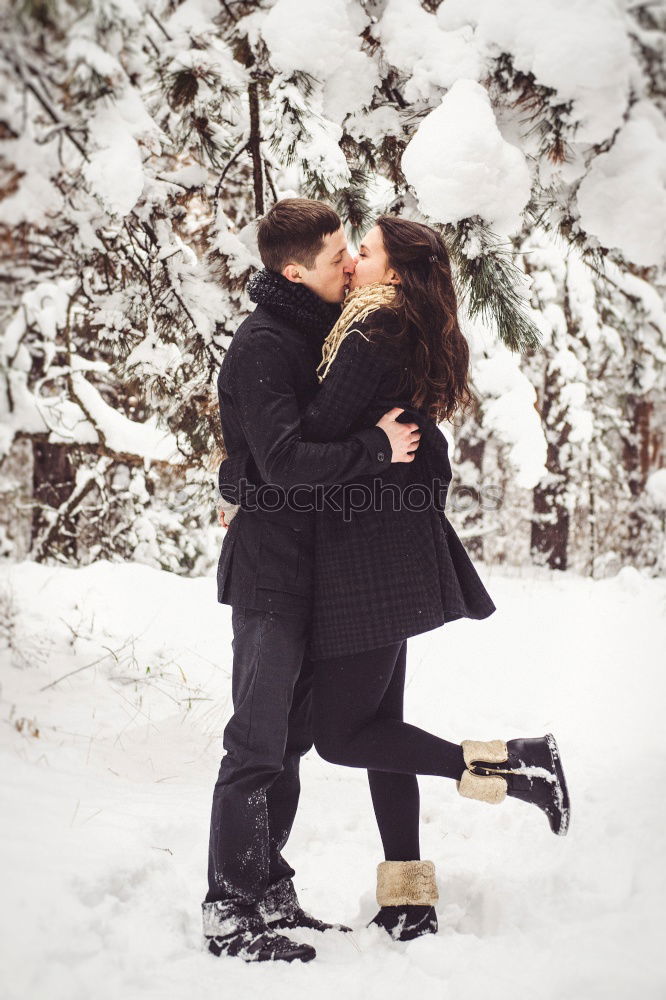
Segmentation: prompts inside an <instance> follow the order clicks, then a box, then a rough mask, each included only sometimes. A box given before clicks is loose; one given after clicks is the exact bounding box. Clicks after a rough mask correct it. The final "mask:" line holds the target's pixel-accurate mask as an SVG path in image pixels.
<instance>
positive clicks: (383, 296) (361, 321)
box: [202, 198, 570, 962]
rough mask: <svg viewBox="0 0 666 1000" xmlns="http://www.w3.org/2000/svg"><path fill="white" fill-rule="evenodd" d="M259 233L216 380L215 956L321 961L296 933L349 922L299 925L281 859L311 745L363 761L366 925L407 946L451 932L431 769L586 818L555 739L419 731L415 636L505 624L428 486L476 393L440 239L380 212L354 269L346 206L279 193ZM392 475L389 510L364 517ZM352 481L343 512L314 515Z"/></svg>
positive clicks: (484, 796)
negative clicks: (426, 810) (219, 681)
mask: <svg viewBox="0 0 666 1000" xmlns="http://www.w3.org/2000/svg"><path fill="white" fill-rule="evenodd" d="M257 238H258V246H259V253H260V256H261V260H262V263H263V265H264V268H263V269H262V270H260V271H258V272H257V273H255V274H254V275H253V277H252V278H251V279H250V282H249V284H248V294H249V297H250V299H251V301H252V302H254V303H255V304H256V308H255V309H254V311H253V312H252V313H251V314H250V315H249V316H248V317H247V318H246V319H245V320H244V321H243V322H242V323H241V325H240V326H239V328H238V330H237V331H236V333H235V334H234V336H233V338H232V340H231V344H230V346H229V348H228V350H227V353H226V355H225V358H224V360H223V362H222V365H221V368H220V372H219V376H218V382H217V388H218V399H219V407H220V420H221V424H222V434H223V438H224V443H225V450H226V455H227V457H226V458H225V460H224V461H223V462H222V464H221V465H220V470H219V485H220V492H221V495H222V497H223V499H224V500H225V501H226V503H227V505H228V506H227V514H226V520H223V522H222V523H224V524H225V526H227V527H228V531H227V534H226V536H225V539H224V543H223V545H222V552H221V554H220V560H219V564H218V572H217V586H218V595H217V596H218V601H220V602H221V603H223V604H229V605H231V608H232V613H231V620H232V629H233V641H232V649H233V673H232V697H233V714H232V716H231V718H230V720H229V722H228V724H227V726H226V728H225V730H224V739H223V743H224V750H225V754H224V757H223V758H222V762H221V764H220V769H219V774H218V778H217V781H216V784H215V788H214V792H213V803H212V814H211V824H210V841H209V854H208V892H207V894H206V897H205V900H204V902H203V903H202V914H203V941H204V946H205V947H206V948H207V949H208V950H209V951H210V952H211V953H212V954H214V955H216V956H219V955H229V956H237V957H239V958H241V959H244V960H245V961H248V962H255V961H266V960H276V961H286V962H291V961H294V960H300V961H304V962H306V961H309V960H311V959H313V958H314V957H315V954H316V953H315V949H314V948H313V947H311V946H310V945H309V944H307V943H304V942H302V941H298V940H297V939H294V938H292V937H288V936H287V935H286V934H283V933H281V932H282V931H285V930H286V931H289V932H295V938H298V931H299V930H300V929H303V928H310V929H314V930H317V931H321V932H326V931H335V932H345V931H349V930H350V928H345V927H342V926H341V925H338V924H329V923H326V922H324V921H322V920H320V919H318V918H317V917H314V916H312V915H310V914H309V913H307V912H306V911H304V910H303V908H302V907H301V905H300V902H299V899H298V895H297V892H296V888H295V885H294V877H295V870H294V868H292V867H291V865H290V864H289V863H288V862H287V861H286V859H285V857H284V856H283V851H284V849H285V845H286V843H287V840H288V837H289V834H290V831H291V828H292V824H293V822H294V817H295V814H296V809H297V806H298V800H299V793H300V781H299V764H300V759H301V757H302V756H303V754H305V753H307V752H308V750H310V749H311V748H312V747H313V746H314V748H315V750H316V751H317V753H318V754H319V755H320V756H321V757H323V758H324V760H327V761H330V762H332V763H334V764H339V765H343V766H345V767H360V768H365V769H366V770H367V773H368V781H369V784H370V793H371V798H372V804H373V808H374V813H375V818H376V821H377V827H378V830H379V836H380V838H381V844H382V847H383V855H384V860H382V861H380V862H379V864H378V867H377V903H378V907H379V909H378V912H377V914H376V916H375V917H374V918H373V920H372V924H374V925H377V926H378V927H380V928H383V929H384V930H385V931H386V932H387V934H388V935H390V936H391V937H392V938H394V939H395V940H399V941H407V940H410V939H412V938H416V937H418V936H420V935H423V934H434V933H436V931H437V917H436V912H435V908H434V906H435V903H436V902H437V899H438V891H437V882H436V877H435V866H434V864H433V862H432V861H428V860H422V859H421V853H420V844H419V788H418V782H417V775H419V774H426V775H439V776H441V777H442V778H446V779H449V780H452V781H453V782H455V786H456V788H457V791H458V793H459V794H460V795H462V796H464V797H465V798H468V799H471V800H477V801H480V802H485V803H493V804H496V805H497V804H499V803H502V802H504V801H505V800H506V799H507V798H513V799H522V800H523V802H525V803H529V804H531V805H534V806H537V807H538V808H539V809H541V810H542V811H543V812H544V813H545V814H546V817H547V820H548V823H549V824H550V828H551V830H552V831H553V832H554V833H556V834H559V835H563V834H565V833H566V832H567V827H568V822H569V812H570V808H569V796H568V793H567V787H566V782H565V778H564V772H563V769H562V762H561V759H560V754H559V750H558V747H557V743H556V741H555V739H554V737H553V736H552V735H551V734H550V733H549V734H546V735H545V736H543V737H536V738H518V739H510V740H506V741H505V740H502V739H490V740H485V741H480V740H472V739H465V740H462V742H461V743H455V742H450V741H449V740H447V739H444V738H442V737H440V736H436V735H433V734H432V733H429V732H426V731H424V730H422V729H419V728H417V727H415V726H413V725H410V724H409V723H408V722H405V721H404V720H403V693H404V686H405V672H406V666H407V639H408V638H409V636H413V635H418V634H420V633H422V632H428V631H430V630H432V629H436V628H439V627H440V626H441V625H444V624H445V623H447V622H451V621H455V620H456V619H458V618H474V619H483V618H487V617H488V616H489V615H491V614H492V613H493V612H494V611H495V605H494V604H493V601H492V600H491V598H490V596H489V594H488V593H487V591H486V589H485V587H484V585H483V583H482V582H481V579H480V578H479V576H478V574H477V572H476V570H475V569H474V566H473V565H472V562H471V560H470V558H469V556H468V555H467V553H466V551H465V549H464V547H463V545H462V543H461V541H460V539H459V538H458V536H457V535H456V533H455V531H454V530H453V528H452V526H451V524H450V523H449V521H448V519H447V518H446V515H445V513H444V505H445V501H446V488H445V489H444V490H443V491H442V490H435V489H434V487H433V484H434V483H435V481H437V482H440V483H442V482H443V483H444V484H445V487H448V484H449V482H450V480H451V467H450V463H449V458H448V448H447V442H446V438H445V437H444V435H443V434H442V432H441V431H440V429H439V427H438V424H439V423H440V422H441V421H443V420H445V419H451V418H452V417H453V416H454V414H455V413H456V412H457V411H458V410H459V409H462V408H463V407H464V406H465V405H467V403H468V402H469V401H470V398H471V394H470V390H469V387H468V367H469V348H468V345H467V342H466V340H465V338H464V336H463V334H462V332H461V330H460V327H459V324H458V316H457V301H456V294H455V291H454V284H453V279H452V274H451V265H450V260H449V255H448V253H447V250H446V247H445V245H444V243H443V241H442V239H441V237H440V235H439V234H438V233H437V232H436V231H435V230H434V229H432V228H430V227H429V226H426V225H422V224H421V223H418V222H414V221H411V220H408V219H403V218H396V217H394V216H389V215H382V216H380V217H379V218H378V219H377V221H376V223H375V225H373V226H372V228H371V229H370V230H369V232H367V233H366V234H365V236H364V237H363V240H362V243H361V245H360V248H359V253H358V256H357V257H352V255H351V253H350V251H349V248H348V245H347V239H346V236H345V231H344V228H343V225H342V222H341V220H340V218H339V216H338V215H337V214H336V212H334V211H333V209H332V208H330V207H329V206H328V205H326V204H324V203H322V202H318V201H312V200H309V199H304V198H285V199H284V200H282V201H278V202H277V203H276V204H275V205H274V206H273V207H272V208H271V209H270V211H269V212H268V213H267V214H266V215H265V216H264V217H263V218H262V219H261V220H260V221H259V223H258V230H257ZM378 482H379V483H381V485H382V487H383V493H382V499H383V500H385V499H386V497H385V495H384V493H386V492H387V493H389V494H390V498H391V503H386V502H382V503H381V504H375V503H370V504H368V503H367V502H366V503H363V504H354V503H352V502H351V500H352V498H353V497H354V496H361V495H362V496H364V497H367V495H368V492H372V495H373V496H374V495H375V491H369V487H370V484H373V486H374V485H376V484H377V483H378ZM340 487H343V489H342V494H343V498H344V499H343V502H342V503H339V502H336V503H328V504H321V503H318V502H316V499H317V497H318V496H320V495H321V492H320V491H321V490H322V488H323V489H325V490H326V489H327V488H328V489H336V488H337V489H338V490H339V488H340ZM415 493H416V494H418V496H419V497H420V500H419V502H416V500H415ZM442 493H443V494H444V495H443V496H442ZM436 494H437V495H436ZM250 498H251V502H250ZM406 498H409V499H408V500H407V499H406ZM260 501H261V502H260ZM424 501H425V502H424ZM442 669H446V665H445V664H443V665H442ZM478 669H479V671H480V672H481V673H482V672H483V665H480V666H479V668H478ZM489 669H490V667H489Z"/></svg>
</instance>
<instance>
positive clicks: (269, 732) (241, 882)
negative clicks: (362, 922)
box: [205, 607, 313, 903]
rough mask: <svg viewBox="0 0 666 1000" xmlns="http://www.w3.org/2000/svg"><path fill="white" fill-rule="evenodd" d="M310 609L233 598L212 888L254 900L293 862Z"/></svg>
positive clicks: (308, 735)
mask: <svg viewBox="0 0 666 1000" xmlns="http://www.w3.org/2000/svg"><path fill="white" fill-rule="evenodd" d="M309 625H310V621H309V617H307V616H306V615H300V614H293V615H291V614H282V613H278V612H273V611H255V610H252V609H250V608H242V607H234V608H233V613H232V627H233V642H232V648H233V678H232V696H233V704H234V713H233V715H232V717H231V719H230V720H229V723H228V724H227V727H226V729H225V730H224V739H223V743H224V749H225V750H226V754H225V756H224V757H223V758H222V763H221V765H220V771H219V775H218V778H217V782H216V784H215V789H214V792H213V805H212V813H211V825H210V843H209V852H208V894H207V896H206V900H205V901H206V902H212V901H213V900H217V899H226V900H238V902H243V903H252V902H256V901H258V900H260V899H261V898H262V897H263V895H264V893H265V892H266V889H267V888H268V887H269V886H270V885H273V884H274V883H276V882H278V881H280V879H283V878H291V877H292V876H293V874H294V870H293V868H291V867H290V865H289V864H287V862H286V861H285V859H284V858H283V857H282V850H283V848H284V845H285V844H286V842H287V839H288V837H289V834H290V832H291V828H292V824H293V822H294V817H295V815H296V809H297V806H298V798H299V794H300V779H299V764H300V759H301V756H302V755H303V754H305V753H307V751H308V750H309V749H310V748H311V746H312V743H313V737H312V711H311V702H312V663H311V661H310V660H309V658H308V657H307V655H306V649H307V639H308V629H309Z"/></svg>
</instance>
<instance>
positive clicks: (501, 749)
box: [457, 733, 571, 837]
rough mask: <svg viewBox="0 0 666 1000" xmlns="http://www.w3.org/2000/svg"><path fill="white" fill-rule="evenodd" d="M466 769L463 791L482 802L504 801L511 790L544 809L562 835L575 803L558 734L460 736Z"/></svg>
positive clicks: (557, 832)
mask: <svg viewBox="0 0 666 1000" xmlns="http://www.w3.org/2000/svg"><path fill="white" fill-rule="evenodd" d="M462 749H463V756H464V758H465V764H466V765H467V769H466V770H465V771H464V772H463V775H462V777H461V779H460V781H459V782H458V783H457V784H458V791H459V792H460V794H461V795H464V796H465V797H466V798H470V799H479V800H481V801H482V802H491V803H496V802H501V801H502V800H503V799H504V798H505V797H506V796H507V795H510V796H512V797H513V798H516V799H522V800H523V802H530V803H531V804H532V805H535V806H538V807H539V809H542V810H543V811H544V812H545V814H546V816H547V817H548V822H549V823H550V828H551V830H552V831H553V833H556V834H559V836H561V837H563V836H564V835H565V834H566V832H567V830H568V828H569V817H570V815H571V807H570V804H569V792H568V791H567V783H566V781H565V779H564V770H563V768H562V760H561V758H560V752H559V749H558V746H557V743H556V742H555V737H554V736H553V735H552V734H551V733H548V734H547V735H546V736H541V737H537V738H535V739H518V740H508V741H507V742H506V743H505V742H504V741H503V740H489V741H488V742H485V743H484V742H481V741H478V740H463V741H462Z"/></svg>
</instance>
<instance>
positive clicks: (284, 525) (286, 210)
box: [202, 198, 419, 961]
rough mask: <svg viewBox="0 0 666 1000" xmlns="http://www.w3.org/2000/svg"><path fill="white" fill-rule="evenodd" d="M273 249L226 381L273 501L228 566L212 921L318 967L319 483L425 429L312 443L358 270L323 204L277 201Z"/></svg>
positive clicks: (225, 934) (264, 238)
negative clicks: (314, 909)
mask: <svg viewBox="0 0 666 1000" xmlns="http://www.w3.org/2000/svg"><path fill="white" fill-rule="evenodd" d="M258 243H259V252H260V255H261V259H262V262H263V263H264V270H262V271H259V272H258V274H256V275H255V276H254V277H253V279H252V280H251V282H250V285H249V293H250V298H251V299H252V301H254V302H255V303H257V308H256V309H255V311H254V312H253V313H252V314H251V315H250V316H249V317H248V318H247V319H246V320H245V321H244V322H243V323H242V324H241V325H240V327H239V328H238V330H237V332H236V334H235V335H234V337H233V340H232V343H231V345H230V347H229V349H228V351H227V354H226V357H225V359H224V362H223V364H222V366H221V369H220V373H219V377H218V397H219V404H220V418H221V422H222V431H223V436H224V441H225V445H226V449H227V453H228V455H229V461H228V462H227V463H225V466H227V467H229V466H231V470H232V475H231V480H230V481H233V480H234V475H233V471H234V468H235V466H234V462H236V461H237V462H238V466H237V468H238V469H241V468H242V469H243V470H247V469H249V470H250V474H251V475H250V477H251V479H252V482H253V483H255V484H257V485H258V486H260V487H261V488H262V489H264V491H265V496H264V502H263V503H261V504H255V505H251V504H248V505H242V507H241V510H239V512H238V514H237V515H236V516H235V517H234V519H233V521H232V523H231V526H230V528H229V532H228V534H227V536H226V538H225V540H224V545H223V547H222V553H221V555H220V561H219V565H218V600H219V601H220V602H222V603H225V604H231V606H232V608H233V611H232V628H233V643H232V646H233V679H232V695H233V704H234V713H233V715H232V717H231V719H230V721H229V723H228V725H227V727H226V729H225V731H224V748H225V750H226V755H225V756H224V758H223V759H222V762H221V765H220V771H219V775H218V779H217V783H216V785H215V790H214V793H213V805H212V814H211V829H210V845H209V859H208V893H207V895H206V898H205V901H204V902H203V903H202V911H203V929H204V941H205V944H206V946H207V947H208V949H209V950H210V951H211V952H212V953H213V954H216V955H220V954H226V955H238V956H240V957H241V958H243V959H245V960H246V961H266V960H269V959H279V960H283V961H293V960H295V959H298V960H301V961H309V960H310V959H312V958H314V957H315V950H314V949H313V948H311V947H310V946H308V945H305V944H299V943H296V942H294V941H292V940H291V939H289V938H287V937H286V936H284V935H281V934H279V933H278V931H279V930H281V929H285V928H289V929H297V928H299V927H310V928H315V929H317V930H322V931H324V930H328V929H330V928H331V927H332V926H333V925H331V924H325V923H323V922H322V921H319V920H317V919H315V918H314V917H311V916H310V915H309V914H307V913H305V912H304V911H303V910H302V908H301V907H300V904H299V902H298V897H297V896H296V892H295V889H294V886H293V882H292V876H293V875H294V870H293V868H291V867H290V865H289V864H288V863H287V862H286V861H285V859H284V858H283V856H282V853H281V852H282V850H283V848H284V845H285V843H286V841H287V838H288V837H289V833H290V831H291V827H292V824H293V821H294V817H295V814H296V808H297V805H298V797H299V791H300V784H299V763H300V758H301V756H302V755H303V754H304V753H306V752H307V751H308V750H309V749H310V748H311V746H312V737H311V721H310V691H311V680H312V664H311V662H310V660H309V658H308V656H307V652H306V648H307V640H308V628H309V618H310V609H311V600H312V584H313V547H314V517H315V513H314V503H315V499H314V498H315V488H316V487H321V486H322V485H323V486H326V485H334V484H336V483H344V482H347V481H349V480H353V479H355V478H356V477H358V476H359V475H361V476H362V475H374V474H377V473H379V472H381V471H382V470H383V469H385V468H386V467H387V466H388V465H390V463H391V462H409V461H412V458H413V456H412V455H411V454H410V452H413V451H414V449H415V448H416V447H417V446H418V439H419V432H418V427H417V425H416V424H413V423H400V422H397V421H396V415H397V414H398V413H399V412H400V411H399V410H397V409H396V410H391V411H389V413H387V414H385V415H384V416H383V417H382V419H381V420H380V421H379V422H378V424H377V425H375V426H374V427H371V428H368V429H366V430H363V431H361V432H359V433H357V434H354V435H352V436H351V437H349V438H348V439H347V440H345V441H339V442H333V443H327V444H321V443H319V444H318V443H312V442H305V441H302V440H301V437H300V414H301V412H302V411H303V410H304V409H305V407H306V406H307V405H308V403H309V402H310V400H311V399H312V397H313V395H314V393H315V392H316V389H317V385H318V383H317V378H316V374H315V370H316V367H317V365H318V364H319V362H320V360H321V348H322V344H323V341H324V338H325V337H326V335H327V333H328V332H329V330H330V329H331V327H332V326H333V324H334V322H335V320H336V319H337V318H338V316H339V314H340V303H341V302H342V301H343V299H344V296H345V291H346V289H347V287H348V283H349V277H350V275H351V273H352V272H353V269H354V264H353V261H352V258H351V256H350V254H349V251H348V249H347V240H346V237H345V233H344V229H343V227H342V224H341V222H340V219H339V217H338V216H337V214H336V213H335V212H334V211H333V210H332V209H331V208H329V207H328V206H326V205H324V204H321V203H319V202H316V201H310V200H308V199H301V198H290V199H284V200H283V201H280V202H278V203H277V204H276V205H275V206H274V207H273V208H272V209H271V210H270V211H269V212H268V214H267V215H266V216H265V217H264V218H263V219H262V220H261V221H260V223H259V226H258ZM266 484H273V485H272V487H271V488H272V489H274V493H275V501H276V502H274V503H273V502H269V496H268V493H267V492H266ZM275 487H277V488H279V489H281V490H282V491H283V492H282V493H280V492H279V489H278V490H275ZM284 490H290V494H289V502H288V503H285V502H284ZM271 508H273V509H271ZM338 929H342V928H338Z"/></svg>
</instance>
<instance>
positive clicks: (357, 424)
mask: <svg viewBox="0 0 666 1000" xmlns="http://www.w3.org/2000/svg"><path fill="white" fill-rule="evenodd" d="M372 319H373V318H372V316H370V317H368V319H367V320H366V321H365V322H364V323H361V324H358V325H356V326H355V327H354V329H353V331H351V332H350V333H349V334H348V335H347V336H346V337H345V339H344V341H343V342H342V344H341V345H340V348H339V350H338V354H337V356H336V358H335V361H334V362H333V364H332V365H331V368H330V370H329V373H328V374H327V376H326V378H325V379H324V381H323V383H322V384H321V386H320V388H319V390H318V392H317V395H316V396H315V398H314V400H313V401H312V402H311V403H310V405H309V406H308V408H307V409H306V410H305V412H304V413H303V416H302V424H301V427H302V438H303V440H305V441H318V442H324V441H340V440H343V439H345V438H348V437H349V435H350V434H353V433H355V432H357V431H359V430H361V429H363V428H368V427H372V426H373V425H374V424H375V423H376V422H377V421H378V420H379V419H380V417H381V416H382V415H383V414H384V413H385V412H386V411H387V410H388V409H390V408H391V407H392V406H401V405H405V406H406V404H405V403H403V402H401V401H400V394H399V392H398V387H399V377H400V369H399V368H398V366H397V364H396V362H395V360H394V358H393V357H392V356H391V355H390V354H389V353H388V352H387V350H386V348H385V343H386V342H385V341H384V342H383V338H382V337H381V336H380V337H374V338H373V337H370V336H368V331H369V329H370V328H371V327H372V325H373V323H372ZM414 417H416V418H417V419H418V422H419V424H420V425H421V427H422V436H421V443H420V445H419V448H418V450H417V452H416V459H415V461H414V462H411V463H394V464H391V465H390V466H385V468H384V470H383V471H382V472H381V474H377V475H375V476H365V477H363V478H359V479H357V480H354V483H353V484H350V483H347V484H346V485H345V486H344V487H340V490H339V492H338V494H337V495H335V494H334V495H333V496H332V497H331V493H330V490H329V491H328V492H327V497H330V499H331V500H332V503H329V504H324V509H323V510H322V511H321V512H320V513H318V514H317V516H316V518H315V532H316V542H315V565H314V607H313V617H312V628H311V641H310V655H311V656H312V657H313V658H316V659H319V658H322V657H331V656H343V655H347V654H350V653H357V652H361V651H362V650H364V649H372V648H375V647H378V646H383V645H387V644H388V643H392V642H396V641H398V640H400V639H404V638H407V637H408V636H411V635H417V634H419V633H421V632H427V631H429V630H430V629H433V628H436V627H437V626H439V625H442V624H444V623H445V622H449V621H453V620H455V619H457V618H463V617H466V618H486V617H488V615H490V614H492V612H493V611H494V610H495V605H494V604H493V602H492V600H491V598H490V596H489V594H488V592H487V591H486V589H485V587H484V586H483V583H482V582H481V579H480V577H479V575H478V574H477V572H476V570H475V569H474V566H473V564H472V562H471V560H470V559H469V556H468V555H467V553H466V551H465V549H464V547H463V545H462V543H461V541H460V539H459V538H458V536H457V535H456V533H455V531H454V530H453V528H452V527H451V525H450V523H449V522H448V520H447V519H446V517H445V515H444V513H443V507H444V502H445V499H446V491H447V489H448V485H449V482H450V480H451V466H450V463H449V458H448V447H447V442H446V439H445V437H444V435H443V434H442V433H441V431H440V430H439V429H438V428H437V426H436V425H435V424H434V422H433V421H432V420H427V419H425V418H424V417H423V416H422V415H421V414H417V413H415V411H413V410H410V411H409V413H408V414H405V418H406V419H413V418H414ZM239 469H240V467H239V465H238V460H237V459H235V460H232V461H229V462H228V463H227V464H226V468H225V463H223V464H222V466H221V468H220V487H221V490H222V492H223V493H224V486H225V485H226V484H231V485H232V486H235V483H236V482H237V479H238V474H239ZM227 470H228V471H227ZM241 474H242V471H241ZM352 487H353V488H352ZM373 495H374V497H377V496H380V497H381V500H379V501H378V500H377V499H375V500H374V502H371V503H368V497H369V496H373ZM433 495H434V499H435V501H436V505H433V503H432V499H433ZM232 496H235V497H237V496H238V491H237V490H235V491H232ZM406 496H408V497H409V498H410V499H411V502H408V503H405V497H406ZM398 497H399V498H400V499H399V500H398ZM392 498H395V499H393V500H392ZM424 501H425V502H424ZM335 507H338V508H341V509H338V510H336V509H334V508H335ZM361 507H365V508H366V509H359V508H361ZM438 507H439V509H438ZM241 514H242V512H241ZM239 516H240V515H239ZM232 528H233V522H232ZM230 531H231V529H230Z"/></svg>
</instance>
